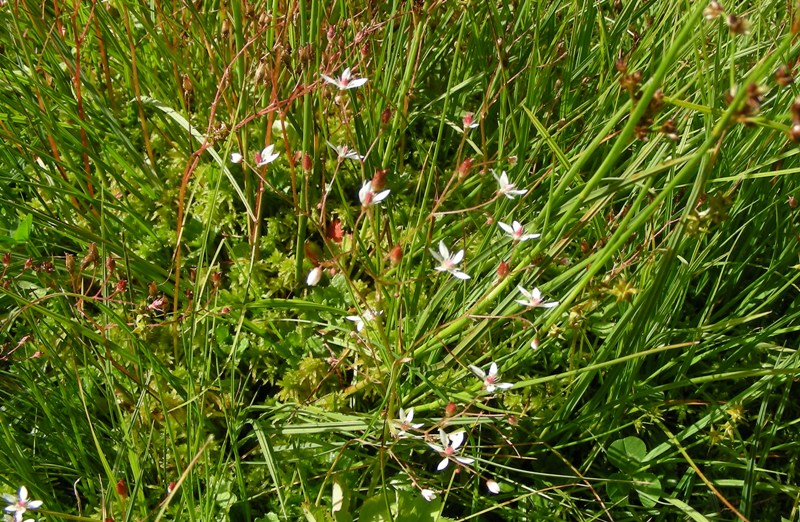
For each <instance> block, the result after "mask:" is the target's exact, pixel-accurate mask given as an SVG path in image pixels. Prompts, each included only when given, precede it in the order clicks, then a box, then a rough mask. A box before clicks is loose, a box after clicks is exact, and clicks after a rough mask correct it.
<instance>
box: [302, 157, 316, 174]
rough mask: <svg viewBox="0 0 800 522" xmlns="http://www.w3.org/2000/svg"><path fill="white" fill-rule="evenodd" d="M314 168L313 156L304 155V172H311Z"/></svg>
mask: <svg viewBox="0 0 800 522" xmlns="http://www.w3.org/2000/svg"><path fill="white" fill-rule="evenodd" d="M312 168H314V160H312V159H311V156H309V155H308V154H306V153H305V152H304V153H303V170H305V171H306V172H310V171H311V169H312Z"/></svg>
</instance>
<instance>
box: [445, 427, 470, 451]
mask: <svg viewBox="0 0 800 522" xmlns="http://www.w3.org/2000/svg"><path fill="white" fill-rule="evenodd" d="M465 433H466V432H465V431H464V430H459V431H456V432H453V433H451V434H450V435H448V436H447V437H448V438H449V439H450V447H451V448H453V449H458V448H460V447H461V444H462V443H463V442H464V435H465Z"/></svg>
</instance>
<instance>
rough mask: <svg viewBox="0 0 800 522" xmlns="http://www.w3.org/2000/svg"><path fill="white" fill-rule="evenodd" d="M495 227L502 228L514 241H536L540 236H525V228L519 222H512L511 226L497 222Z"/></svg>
mask: <svg viewBox="0 0 800 522" xmlns="http://www.w3.org/2000/svg"><path fill="white" fill-rule="evenodd" d="M497 226H498V227H500V228H502V229H503V231H504V232H505V233H506V234H508V235H509V236H510V237H511V239H513V240H514V241H528V240H529V239H537V238H539V237H541V236H542V235H541V234H526V233H525V228H524V227H523V226H522V225H521V224H520V223H519V221H514V222H512V223H511V225H507V224H506V223H503V222H502V221H498V222H497Z"/></svg>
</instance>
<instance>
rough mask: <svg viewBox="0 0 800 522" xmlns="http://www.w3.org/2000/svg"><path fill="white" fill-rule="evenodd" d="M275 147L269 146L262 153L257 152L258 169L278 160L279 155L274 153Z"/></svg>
mask: <svg viewBox="0 0 800 522" xmlns="http://www.w3.org/2000/svg"><path fill="white" fill-rule="evenodd" d="M274 150H275V145H267V146H266V147H264V150H262V151H261V152H256V167H263V166H264V165H267V164H268V163H272V162H273V161H275V160H276V159H277V158H278V153H277V152H273V151H274Z"/></svg>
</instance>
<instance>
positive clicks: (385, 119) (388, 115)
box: [381, 107, 392, 125]
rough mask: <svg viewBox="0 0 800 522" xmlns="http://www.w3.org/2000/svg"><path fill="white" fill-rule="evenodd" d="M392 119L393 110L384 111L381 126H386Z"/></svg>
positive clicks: (387, 108)
mask: <svg viewBox="0 0 800 522" xmlns="http://www.w3.org/2000/svg"><path fill="white" fill-rule="evenodd" d="M391 118H392V110H391V109H390V108H389V107H386V108H385V109H383V112H382V113H381V125H386V124H388V123H389V120H390V119H391Z"/></svg>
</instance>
